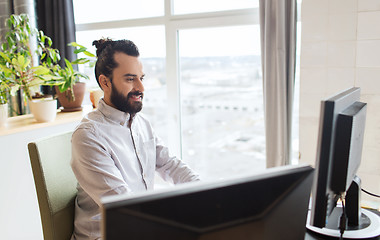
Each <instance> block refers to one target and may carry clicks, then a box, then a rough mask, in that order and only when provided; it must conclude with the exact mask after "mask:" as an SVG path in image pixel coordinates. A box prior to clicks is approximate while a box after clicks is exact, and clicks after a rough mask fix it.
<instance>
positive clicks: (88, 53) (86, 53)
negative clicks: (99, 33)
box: [83, 51, 96, 58]
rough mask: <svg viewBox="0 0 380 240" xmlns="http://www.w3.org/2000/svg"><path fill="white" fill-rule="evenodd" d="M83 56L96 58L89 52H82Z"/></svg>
mask: <svg viewBox="0 0 380 240" xmlns="http://www.w3.org/2000/svg"><path fill="white" fill-rule="evenodd" d="M83 53H84V54H85V55H87V56H89V57H94V58H95V57H96V56H95V55H94V54H92V53H91V52H89V51H84V52H83Z"/></svg>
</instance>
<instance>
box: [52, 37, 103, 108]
mask: <svg viewBox="0 0 380 240" xmlns="http://www.w3.org/2000/svg"><path fill="white" fill-rule="evenodd" d="M69 46H73V47H75V48H76V49H75V50H74V53H75V54H81V53H83V54H85V55H86V56H87V57H85V58H78V59H76V60H75V61H72V62H70V61H68V60H67V59H65V65H66V66H65V67H64V68H60V67H57V71H56V72H57V73H58V76H59V77H61V78H62V79H61V80H60V81H59V83H58V84H57V85H56V92H57V96H58V100H59V102H60V104H61V105H62V107H63V109H62V111H65V112H72V111H79V110H81V109H82V102H83V97H84V94H85V91H86V83H84V82H82V81H81V79H87V80H88V79H89V77H88V76H87V75H86V74H82V73H80V72H79V71H77V70H75V69H74V68H73V65H74V64H89V66H90V67H93V66H94V64H95V61H94V59H95V58H96V56H95V55H94V54H92V53H91V52H89V51H87V48H86V47H84V46H82V45H79V44H77V43H75V42H72V43H70V44H69Z"/></svg>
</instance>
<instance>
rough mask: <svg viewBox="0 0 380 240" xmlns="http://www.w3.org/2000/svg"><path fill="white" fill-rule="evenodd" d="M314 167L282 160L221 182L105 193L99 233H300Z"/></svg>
mask: <svg viewBox="0 0 380 240" xmlns="http://www.w3.org/2000/svg"><path fill="white" fill-rule="evenodd" d="M313 172H314V169H313V168H312V167H310V166H306V165H300V166H286V167H279V168H271V169H267V170H265V171H264V172H263V173H261V174H255V175H253V176H248V177H242V178H235V179H229V180H225V181H222V182H221V181H218V182H208V183H202V182H198V183H189V184H184V185H182V186H176V187H174V188H172V189H170V190H165V191H162V190H161V191H162V192H154V191H153V192H151V193H150V192H147V193H143V194H140V195H137V196H128V195H120V196H111V197H106V198H103V199H102V203H103V212H102V221H103V224H102V237H103V238H102V239H105V240H115V239H130V240H134V239H139V240H144V239H149V240H152V239H181V240H186V239H189V240H190V239H202V240H211V239H221V240H223V239H226V240H227V239H228V240H231V239H233V240H248V239H267V240H272V239H273V240H278V239H282V240H284V239H285V240H286V239H289V240H293V239H303V238H304V236H305V232H306V228H305V224H306V216H307V210H308V202H309V198H310V193H311V185H312V181H313Z"/></svg>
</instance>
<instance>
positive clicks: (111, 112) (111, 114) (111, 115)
mask: <svg viewBox="0 0 380 240" xmlns="http://www.w3.org/2000/svg"><path fill="white" fill-rule="evenodd" d="M98 110H99V111H100V112H101V113H102V114H103V115H104V116H105V117H106V118H108V119H110V120H112V121H114V122H117V123H118V124H120V125H123V126H125V125H127V124H128V121H129V118H130V117H131V115H130V114H129V113H125V112H123V111H120V110H118V109H116V108H114V107H111V106H109V105H108V104H107V103H106V102H105V101H104V100H103V98H102V99H100V101H99V105H98Z"/></svg>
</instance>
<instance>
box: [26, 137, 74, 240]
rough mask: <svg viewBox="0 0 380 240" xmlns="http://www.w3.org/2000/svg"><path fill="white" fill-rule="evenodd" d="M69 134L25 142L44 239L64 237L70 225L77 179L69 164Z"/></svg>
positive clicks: (70, 229) (72, 224) (72, 220)
mask: <svg viewBox="0 0 380 240" xmlns="http://www.w3.org/2000/svg"><path fill="white" fill-rule="evenodd" d="M71 135H72V132H68V133H64V134H60V135H55V136H51V137H47V138H43V139H39V140H37V141H35V142H31V143H29V144H28V150H29V157H30V162H31V165H32V170H33V176H34V183H35V186H36V190H37V197H38V204H39V207H40V214H41V221H42V229H43V235H44V239H45V240H53V239H54V240H61V239H62V240H68V239H70V238H71V235H72V232H73V229H74V200H75V197H76V195H77V189H76V186H77V180H76V178H75V175H74V173H73V172H72V170H71V167H70V160H71Z"/></svg>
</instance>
